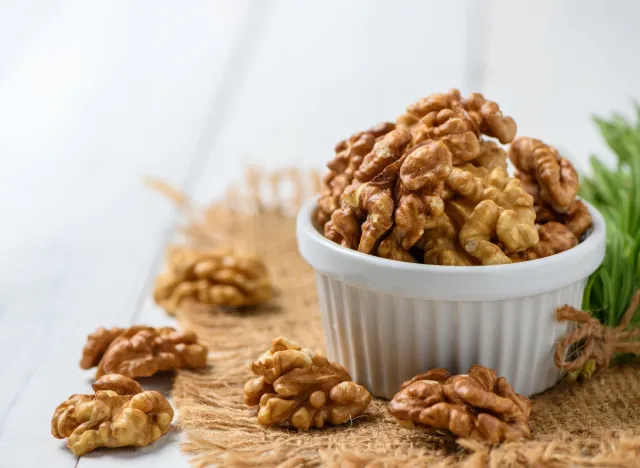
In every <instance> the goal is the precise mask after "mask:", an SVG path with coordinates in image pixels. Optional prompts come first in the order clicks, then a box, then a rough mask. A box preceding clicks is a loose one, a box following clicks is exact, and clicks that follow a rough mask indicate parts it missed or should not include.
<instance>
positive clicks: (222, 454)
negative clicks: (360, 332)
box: [173, 174, 640, 467]
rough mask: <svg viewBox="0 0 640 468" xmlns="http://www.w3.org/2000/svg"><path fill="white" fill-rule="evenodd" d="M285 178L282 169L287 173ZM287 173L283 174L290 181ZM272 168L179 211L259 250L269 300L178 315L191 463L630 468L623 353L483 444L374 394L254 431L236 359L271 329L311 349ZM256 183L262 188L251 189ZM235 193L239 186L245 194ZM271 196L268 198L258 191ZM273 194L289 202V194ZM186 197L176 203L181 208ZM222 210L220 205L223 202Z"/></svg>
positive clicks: (308, 312) (304, 291)
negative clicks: (316, 421) (193, 355)
mask: <svg viewBox="0 0 640 468" xmlns="http://www.w3.org/2000/svg"><path fill="white" fill-rule="evenodd" d="M289 175H290V174H289ZM297 177H298V176H297V175H296V174H293V178H294V179H296V178H297ZM278 178H281V177H279V176H278V177H272V178H271V181H272V183H271V185H269V184H265V185H266V186H267V187H271V189H269V188H268V189H267V190H266V192H265V191H264V190H263V189H259V188H258V183H257V182H256V180H255V174H254V176H253V178H252V179H251V180H250V184H249V193H250V197H249V202H248V205H249V206H247V203H245V202H246V200H247V199H246V198H244V197H243V198H242V199H243V200H244V202H243V203H240V202H239V198H238V197H237V196H235V195H234V193H231V194H230V195H229V197H228V199H227V201H225V202H223V203H219V204H216V205H214V206H212V207H209V208H206V209H203V210H202V211H200V213H199V214H198V215H197V216H196V215H194V211H193V210H192V211H191V220H190V225H189V226H187V227H186V231H187V232H188V233H189V234H190V237H191V240H195V241H196V242H202V243H207V242H211V239H212V237H211V236H210V234H211V233H215V234H216V236H217V237H218V239H219V238H223V239H225V241H226V242H234V243H239V244H240V245H242V246H244V247H249V248H252V249H254V250H255V251H257V252H258V253H260V254H261V255H262V256H263V257H264V260H265V261H266V263H267V265H268V267H269V269H270V273H271V275H272V278H273V281H274V283H275V285H276V286H277V289H278V297H277V298H276V300H274V301H273V302H272V303H271V304H270V305H269V306H265V307H261V308H258V309H256V310H251V311H243V312H236V313H229V312H224V311H212V310H208V309H203V308H199V307H188V308H186V309H183V310H182V311H180V312H179V321H180V325H181V327H183V328H189V329H192V330H194V331H195V332H196V333H197V334H198V336H199V338H200V339H201V340H202V342H203V343H204V344H206V345H207V346H208V347H209V349H210V350H211V351H212V353H211V354H210V358H209V364H210V365H209V367H208V368H206V369H204V370H200V371H180V372H179V373H178V375H177V377H176V380H175V385H174V389H173V394H174V398H175V402H176V404H177V407H178V411H179V424H180V426H181V428H182V430H183V431H184V432H185V433H186V442H185V443H184V444H183V446H182V449H183V451H184V452H185V453H186V454H187V455H188V456H189V458H190V459H191V460H192V462H193V463H194V464H196V465H199V466H200V465H220V466H238V467H249V466H260V467H267V466H280V467H289V466H318V465H322V466H348V467H365V466H367V467H369V466H371V467H374V466H375V467H382V466H451V465H456V466H457V465H460V466H473V467H481V466H491V467H497V466H552V467H556V466H558V467H560V466H625V467H636V466H640V364H638V362H637V361H636V362H630V363H627V364H624V365H619V366H617V367H615V368H612V369H610V370H607V371H605V372H603V373H601V374H598V375H597V376H596V377H595V378H594V379H592V380H589V381H587V382H584V383H581V384H564V383H563V384H560V385H558V386H557V387H556V388H554V389H552V390H549V391H547V392H545V393H543V394H541V395H537V396H535V397H533V413H532V417H531V429H532V433H533V438H532V439H531V440H529V441H526V442H515V443H506V444H503V445H501V446H498V447H494V448H490V447H487V446H485V445H483V444H480V443H477V442H474V441H468V440H459V441H456V440H455V438H453V437H452V436H450V435H447V434H442V433H429V432H427V431H420V430H418V431H411V430H407V429H403V428H401V427H400V426H399V425H398V424H397V423H396V422H395V420H394V419H393V418H392V417H390V416H389V414H388V413H387V410H386V406H387V402H386V401H384V400H379V399H374V400H373V402H372V403H371V405H370V406H369V408H368V410H367V411H366V413H365V414H364V415H363V416H361V417H359V418H357V419H355V420H353V421H352V422H351V423H349V424H345V425H343V426H340V427H325V428H324V429H322V430H310V431H309V432H304V433H298V432H296V431H294V430H290V429H286V428H266V427H262V426H259V425H258V424H257V422H256V410H255V409H252V408H247V407H246V406H244V405H243V404H242V388H243V385H244V383H245V381H246V380H247V379H248V378H249V377H250V375H251V374H250V372H249V368H248V364H249V362H250V361H252V360H253V359H255V358H256V357H257V356H258V355H260V354H261V353H262V352H264V351H265V350H266V349H268V348H269V347H270V343H271V340H272V339H273V338H274V337H277V336H280V335H283V336H286V337H288V338H290V339H292V340H295V341H297V342H298V343H300V344H302V345H303V346H305V347H316V348H323V346H324V342H323V332H322V326H321V322H320V313H319V310H318V306H317V303H316V289H315V278H314V273H313V271H312V269H311V268H310V267H309V266H308V265H307V264H306V263H305V262H304V261H303V260H302V258H301V257H300V256H299V254H298V251H297V248H296V240H295V219H294V218H293V217H292V216H291V214H292V213H293V212H294V211H295V207H296V205H297V204H298V203H299V200H300V199H302V198H303V196H302V188H304V187H301V185H300V184H299V183H298V182H296V183H294V184H293V189H291V188H290V189H289V192H290V193H292V194H293V195H292V196H291V197H286V196H284V195H283V193H282V191H279V190H280V189H279V188H278V184H279V182H278V180H277V179H278ZM263 192H264V193H263ZM245 193H246V192H245ZM268 199H271V200H277V203H275V204H273V203H272V204H271V207H268V206H266V205H265V203H264V200H268ZM279 200H292V201H291V202H290V203H289V202H287V203H284V202H280V201H279ZM183 206H186V205H183ZM230 207H231V208H230Z"/></svg>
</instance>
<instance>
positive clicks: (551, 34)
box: [0, 0, 640, 196]
mask: <svg viewBox="0 0 640 468" xmlns="http://www.w3.org/2000/svg"><path fill="white" fill-rule="evenodd" d="M639 18H640V2H637V1H635V0H613V1H606V2H604V1H598V0H589V1H582V0H574V1H568V0H567V1H556V0H542V1H541V0H535V1H534V0H530V1H518V2H513V1H508V0H480V1H473V0H469V1H462V0H459V1H450V2H441V1H420V0H416V1H410V0H401V1H380V0H378V1H370V0H357V1H356V0H351V1H341V0H330V1H322V2H306V1H295V0H281V1H267V0H255V1H249V0H223V1H216V0H207V1H204V0H191V1H189V2H171V1H123V0H120V1H117V0H116V1H108V2H107V1H84V0H60V1H51V0H26V1H19V0H4V1H3V2H1V3H0V157H2V158H3V160H10V161H12V162H14V164H12V166H11V167H12V169H13V171H20V172H21V173H25V172H28V173H31V174H30V175H29V176H28V180H23V181H22V183H21V185H23V188H21V189H19V190H22V191H24V190H27V189H28V186H29V185H31V184H36V183H45V184H46V183H49V182H46V180H44V181H43V180H40V179H37V176H36V175H35V174H33V172H39V169H38V167H39V166H41V165H44V166H47V167H48V165H50V164H56V165H62V166H63V167H67V165H69V166H71V165H73V166H74V167H75V169H74V170H76V171H77V175H78V177H79V178H80V177H81V176H83V175H87V173H86V172H87V170H88V168H87V167H86V165H87V161H89V160H91V161H94V160H98V161H100V163H99V164H100V167H102V168H103V170H105V171H113V174H117V173H119V172H122V171H124V172H126V171H128V170H129V175H132V172H131V171H130V167H128V166H127V161H128V160H129V159H130V157H131V156H132V155H137V154H140V153H147V154H149V153H150V154H153V158H148V161H149V163H148V166H147V165H145V167H144V169H146V170H148V171H153V170H154V169H155V170H156V172H160V171H161V170H162V167H163V164H164V163H165V162H166V161H169V160H171V159H175V158H191V157H192V156H193V155H194V154H195V153H198V156H196V159H197V160H198V163H196V164H195V165H194V166H193V168H192V173H191V177H192V178H193V180H195V179H200V180H202V171H203V170H206V169H207V167H206V166H207V165H208V166H215V167H216V169H215V171H213V172H215V174H216V175H218V176H220V177H221V179H220V180H225V177H226V176H227V175H229V176H231V174H233V173H235V171H237V169H238V167H240V166H241V165H243V164H244V163H246V162H257V163H260V164H264V165H269V166H278V165H290V164H300V165H305V166H322V165H323V163H324V162H325V161H326V160H327V159H328V158H329V157H330V156H331V153H332V147H333V144H334V143H335V142H336V141H337V140H339V139H340V138H343V137H344V136H347V135H349V134H350V133H352V132H353V131H356V130H358V129H361V128H363V127H365V126H368V125H370V124H373V123H375V122H377V121H379V120H381V119H391V118H393V117H394V116H395V115H397V114H398V113H399V112H400V111H401V110H402V109H403V108H404V106H405V105H406V104H408V103H409V102H411V101H412V100H414V99H415V98H417V97H420V96H423V95H425V94H427V93H429V92H433V91H440V90H445V89H447V88H449V87H452V86H458V87H461V88H462V89H463V90H464V91H466V92H470V91H476V90H477V91H482V92H485V93H486V94H487V95H488V97H490V98H492V99H495V100H497V101H498V102H499V103H500V104H501V105H502V107H503V108H504V110H505V111H506V112H507V113H509V114H511V115H512V116H514V117H515V119H516V121H517V122H518V124H519V128H520V131H521V134H530V135H534V136H537V137H540V138H542V139H545V140H548V141H549V142H552V143H555V144H557V145H559V146H561V147H562V148H564V149H565V151H566V152H567V153H568V154H569V155H571V156H572V157H573V158H574V159H575V160H576V161H577V162H578V164H579V165H584V162H585V161H586V158H587V155H588V154H589V153H590V152H592V151H598V152H601V150H602V145H601V143H600V140H599V138H598V136H597V134H596V132H595V129H594V127H593V125H592V124H591V122H590V115H591V114H593V113H605V114H606V113H609V112H610V111H612V110H614V109H620V110H628V108H629V102H630V99H631V98H632V97H637V96H639V95H640V61H639V60H638V59H637V57H638V52H637V48H638V46H640V28H638V27H637V22H638V19H639ZM98 155H99V156H98ZM16 160H19V161H20V162H19V163H15V161H16ZM154 162H155V164H154ZM205 163H206V164H205ZM145 164H146V163H145ZM83 168H84V172H83ZM136 169H142V168H136ZM209 172H211V171H209ZM113 174H112V175H113ZM173 175H174V176H176V174H173ZM5 177H10V175H8V174H6V173H5V175H4V177H3V178H5ZM122 177H126V176H122ZM10 178H11V179H13V177H10ZM44 178H45V179H47V177H44ZM176 178H177V179H179V178H178V177H176ZM177 182H180V180H177ZM14 183H15V182H14ZM85 183H86V184H87V185H92V182H89V181H86V182H85ZM81 184H82V183H81V182H79V185H81ZM201 184H204V185H205V186H208V185H210V184H209V183H207V181H204V180H202V182H201ZM3 185H5V184H3ZM78 188H82V189H87V188H90V187H84V186H83V187H78ZM6 190H7V189H6V187H5V188H4V191H6ZM15 190H18V189H15ZM199 190H200V189H199ZM201 193H202V195H209V194H210V193H211V190H208V189H207V188H203V189H202V192H201ZM27 196H28V195H27Z"/></svg>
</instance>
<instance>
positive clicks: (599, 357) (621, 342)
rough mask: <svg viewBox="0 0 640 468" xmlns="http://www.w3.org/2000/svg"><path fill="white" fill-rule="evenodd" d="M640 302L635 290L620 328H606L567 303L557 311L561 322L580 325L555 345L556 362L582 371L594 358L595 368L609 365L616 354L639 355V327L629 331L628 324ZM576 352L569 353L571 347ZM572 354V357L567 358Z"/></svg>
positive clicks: (566, 368)
mask: <svg viewBox="0 0 640 468" xmlns="http://www.w3.org/2000/svg"><path fill="white" fill-rule="evenodd" d="M638 305H640V291H638V292H636V294H635V295H634V297H633V299H632V300H631V304H630V305H629V308H628V309H627V310H626V312H625V313H624V315H623V317H622V320H621V321H620V324H619V325H618V326H617V327H607V326H605V325H603V324H602V323H601V322H600V321H599V320H597V319H595V318H594V317H592V316H591V315H589V314H588V313H586V312H584V311H582V310H579V309H576V308H574V307H570V306H568V305H565V306H563V307H560V308H559V309H558V310H557V311H556V318H557V319H558V321H564V320H567V321H570V322H574V323H576V324H578V325H579V327H578V328H576V329H575V330H573V331H571V332H569V333H568V334H567V335H566V336H565V337H564V338H563V339H562V341H560V342H559V343H558V344H557V345H556V350H555V353H554V356H553V357H554V359H555V362H556V365H557V366H558V367H560V368H561V369H564V370H566V371H568V372H571V371H575V370H580V369H582V368H583V367H584V365H585V364H586V362H587V361H588V360H590V359H593V360H594V361H595V364H596V370H602V369H606V368H608V367H609V364H611V360H612V359H613V357H614V356H615V355H616V354H620V353H632V354H640V340H638V338H640V328H636V329H635V330H627V327H628V326H629V323H631V319H632V318H633V316H634V314H635V313H636V311H637V310H638ZM574 347H575V348H576V349H577V352H576V353H574V355H573V356H572V353H571V352H570V351H571V349H572V348H574ZM568 357H571V358H572V359H569V360H568V359H567V358H568Z"/></svg>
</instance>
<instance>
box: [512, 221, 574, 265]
mask: <svg viewBox="0 0 640 468" xmlns="http://www.w3.org/2000/svg"><path fill="white" fill-rule="evenodd" d="M538 234H539V236H540V241H539V242H538V243H537V244H536V245H534V246H533V247H531V248H528V249H527V250H525V251H523V252H520V253H518V254H515V255H512V256H511V260H512V261H514V262H521V261H527V260H535V259H537V258H544V257H549V256H551V255H555V254H557V253H560V252H564V251H565V250H569V249H571V248H573V247H575V246H576V245H578V238H577V237H576V236H575V234H574V233H573V232H571V229H570V228H569V227H568V226H565V225H564V224H561V223H558V222H555V221H550V222H548V223H546V224H543V225H541V226H539V227H538Z"/></svg>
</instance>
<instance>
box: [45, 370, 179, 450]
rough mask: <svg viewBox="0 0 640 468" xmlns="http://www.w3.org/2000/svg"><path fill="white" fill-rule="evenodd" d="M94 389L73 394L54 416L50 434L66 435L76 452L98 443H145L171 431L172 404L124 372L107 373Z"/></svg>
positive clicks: (93, 447) (60, 436) (97, 446)
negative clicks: (144, 388)
mask: <svg viewBox="0 0 640 468" xmlns="http://www.w3.org/2000/svg"><path fill="white" fill-rule="evenodd" d="M93 389H94V392H95V393H94V394H93V395H71V396H70V397H69V398H68V399H67V400H66V401H64V402H62V403H61V404H60V405H58V407H57V408H56V410H55V412H54V413H53V417H52V418H51V434H52V435H53V436H54V437H55V438H57V439H64V438H66V439H67V446H68V447H69V449H71V451H72V452H73V453H74V454H75V455H78V456H80V455H84V454H85V453H87V452H90V451H92V450H94V449H96V448H99V447H110V448H114V447H125V446H136V447H142V446H145V445H149V444H151V443H152V442H154V441H156V440H158V439H159V438H160V437H161V436H162V435H164V434H166V433H167V432H168V430H169V426H170V424H171V421H172V419H173V408H171V405H170V404H169V402H168V401H167V400H166V399H165V398H164V397H163V396H162V395H161V394H160V393H158V392H155V391H143V390H142V389H141V388H140V385H138V383H137V382H135V381H133V380H131V379H129V378H128V377H125V376H123V375H108V376H104V377H102V378H101V379H98V380H97V381H96V382H95V383H94V384H93Z"/></svg>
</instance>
